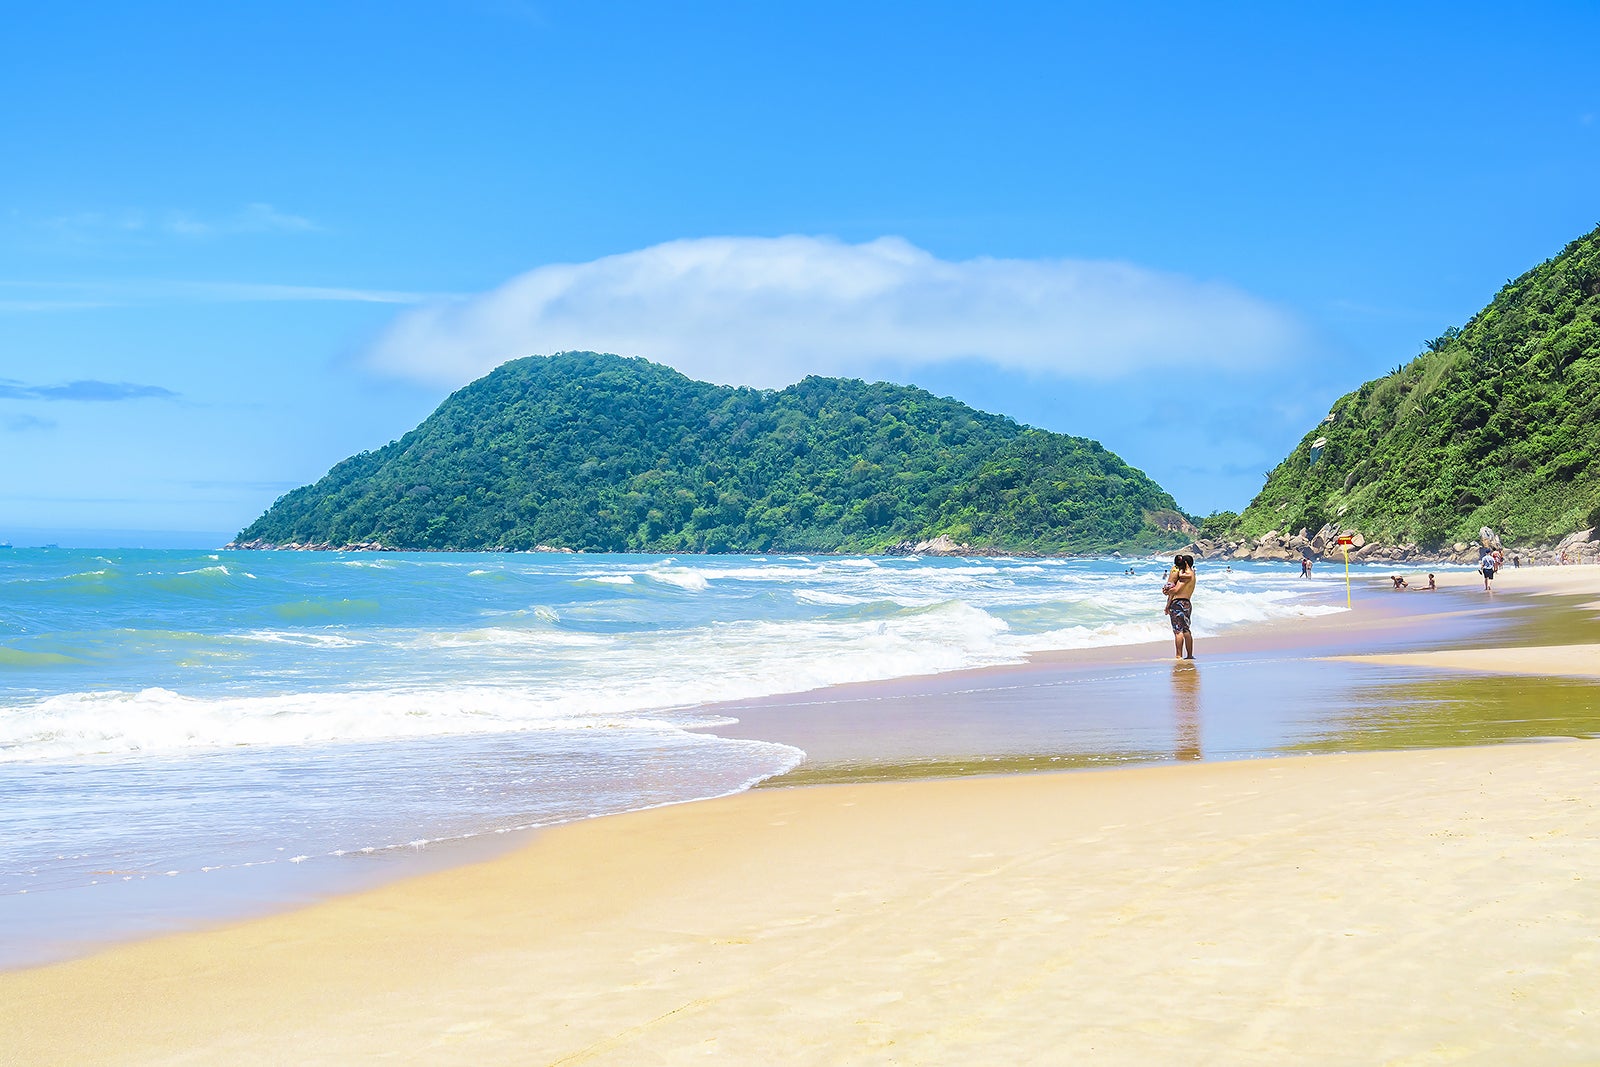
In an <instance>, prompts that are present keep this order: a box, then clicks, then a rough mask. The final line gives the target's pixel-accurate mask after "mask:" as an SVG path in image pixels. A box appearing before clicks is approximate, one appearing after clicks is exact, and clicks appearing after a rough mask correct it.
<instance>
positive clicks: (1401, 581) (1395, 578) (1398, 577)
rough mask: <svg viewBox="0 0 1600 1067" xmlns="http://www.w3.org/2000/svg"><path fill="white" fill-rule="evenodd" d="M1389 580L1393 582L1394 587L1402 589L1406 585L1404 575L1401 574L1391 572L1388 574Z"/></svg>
mask: <svg viewBox="0 0 1600 1067" xmlns="http://www.w3.org/2000/svg"><path fill="white" fill-rule="evenodd" d="M1389 580H1390V581H1391V582H1393V583H1394V587H1395V588H1396V589H1404V588H1405V587H1406V576H1405V575H1403V574H1391V575H1389Z"/></svg>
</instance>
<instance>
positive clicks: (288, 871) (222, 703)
mask: <svg viewBox="0 0 1600 1067" xmlns="http://www.w3.org/2000/svg"><path fill="white" fill-rule="evenodd" d="M1130 568H1131V569H1132V570H1133V572H1134V573H1132V574H1129V573H1127V572H1128V570H1129V569H1130ZM1162 573H1163V568H1162V566H1161V565H1160V564H1159V563H1158V562H1156V561H1151V560H1142V561H1129V560H1122V559H1102V560H1092V559H1075V560H1055V559H1050V560H1040V559H1011V558H992V559H990V558H969V559H932V558H916V557H895V558H881V557H873V558H864V557H854V558H851V557H806V556H770V557H761V556H716V557H683V558H672V557H660V556H625V555H606V556H600V555H569V554H522V555H507V554H481V555H480V554H442V553H441V554H433V553H429V554H401V553H348V554H346V553H331V552H329V553H301V552H224V551H218V552H194V551H133V550H115V551H107V550H64V549H6V550H3V551H0V843H3V848H0V966H7V965H13V966H14V965H18V964H22V963H28V962H33V961H37V960H41V959H48V958H52V957H55V956H59V955H65V954H71V953H72V952H74V951H78V950H79V949H80V948H81V946H84V945H89V944H92V943H95V942H96V941H100V940H104V939H108V938H120V937H128V936H136V935H139V934H142V933H148V932H151V931H154V930H160V929H166V928H170V927H173V926H177V925H181V924H183V923H187V922H192V921H194V920H195V919H197V918H198V919H206V918H212V917H214V918H225V917H228V916H232V915H238V914H245V913H249V912H251V911H254V910H259V909H262V908H265V907H268V906H281V905H282V904H283V903H284V902H292V901H297V900H303V899H313V898H315V897H316V896H318V895H323V894H326V893H328V892H333V891H337V890H339V889H341V888H345V887H350V886H355V885H360V884H364V883H369V882H371V881H374V880H381V879H382V878H386V877H393V876H394V875H395V874H396V873H397V872H398V873H404V872H406V871H409V870H413V869H417V868H418V866H419V865H425V864H426V862H427V857H429V856H430V855H431V856H439V855H443V854H452V855H460V853H459V851H457V852H456V853H450V846H451V845H452V844H455V845H458V846H459V845H460V844H461V843H469V844H470V843H471V842H474V841H479V842H492V841H494V840H496V839H500V840H504V838H502V837H500V835H504V834H507V833H510V832H512V831H515V830H520V829H526V828H531V827H538V826H547V825H551V824H554V823H559V822H566V821H572V820H576V819H582V818H588V817H593V816H596V815H603V814H607V813H614V812H620V811H627V810H634V809H640V808H645V807H650V806H655V805H660V804H668V803H675V802H681V801H687V800H692V799H696V798H703V797H710V796H717V795H722V794H726V793H730V792H735V791H738V790H741V789H745V788H748V787H749V786H751V785H753V784H755V783H756V782H759V781H761V780H762V779H764V778H767V777H770V776H772V775H776V774H780V773H782V772H784V771H787V770H789V769H791V768H793V767H794V766H796V765H797V764H798V763H799V762H800V761H801V760H802V759H803V757H804V754H803V753H802V752H801V751H799V750H798V749H795V748H791V747H789V746H786V745H780V744H772V743H768V742H761V741H753V740H744V739H734V738H728V737H722V736H719V735H718V734H717V733H716V730H715V728H716V727H717V726H718V725H719V724H724V725H725V724H727V723H728V721H729V720H727V719H725V718H720V717H719V715H718V713H717V711H716V710H715V707H714V705H716V704H718V703H720V702H727V701H735V700H747V699H752V698H758V697H763V696H771V695H778V694H785V693H797V692H803V691H809V690H814V689H818V688H821V687H826V686H830V685H838V684H842V683H850V682H861V681H869V680H876V679H892V678H901V677H908V676H913V675H927V674H934V673H939V672H945V671H952V670H959V669H963V668H971V667H981V666H992V665H1001V664H1012V663H1019V662H1022V661H1023V660H1024V659H1025V658H1026V657H1027V655H1028V654H1029V653H1030V652H1034V651H1041V650H1048V649H1064V648H1082V647H1091V646H1096V645H1113V644H1129V643H1134V642H1139V641H1146V640H1150V639H1154V638H1160V637H1163V636H1165V635H1166V633H1167V631H1166V626H1165V619H1164V617H1163V616H1162V615H1161V614H1160V611H1159V605H1160V601H1161V598H1160V595H1159V591H1158V589H1157V587H1158V586H1159V584H1160V580H1161V574H1162ZM1295 575H1296V572H1295V570H1294V569H1293V568H1290V567H1287V566H1284V565H1281V564H1280V565H1278V566H1275V567H1269V566H1265V565H1254V564H1236V565H1234V567H1233V569H1232V570H1231V571H1229V570H1223V569H1221V568H1220V567H1213V568H1210V569H1209V570H1208V573H1207V576H1206V601H1205V612H1204V614H1203V616H1202V617H1201V619H1200V620H1199V625H1198V626H1197V631H1198V632H1199V633H1200V635H1201V636H1205V635H1206V634H1207V633H1216V632H1219V631H1221V630H1226V629H1229V628H1233V627H1237V626H1241V625H1245V624H1251V623H1261V622H1268V621H1271V620H1274V619H1288V618H1293V617H1302V616H1306V615H1316V614H1325V613H1330V612H1336V611H1339V610H1342V607H1343V603H1342V601H1343V596H1342V592H1343V590H1342V587H1339V586H1336V585H1334V583H1307V582H1302V581H1299V580H1298V579H1297V578H1296V576H1295ZM708 728H709V729H708Z"/></svg>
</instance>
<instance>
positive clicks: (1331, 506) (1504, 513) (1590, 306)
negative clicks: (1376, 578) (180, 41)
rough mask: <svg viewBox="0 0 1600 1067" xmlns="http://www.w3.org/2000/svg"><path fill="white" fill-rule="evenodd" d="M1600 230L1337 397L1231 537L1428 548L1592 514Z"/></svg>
mask: <svg viewBox="0 0 1600 1067" xmlns="http://www.w3.org/2000/svg"><path fill="white" fill-rule="evenodd" d="M1597 427H1600V229H1596V230H1595V231H1593V232H1591V233H1589V234H1588V235H1587V236H1585V237H1582V238H1580V239H1578V240H1576V241H1574V242H1572V243H1571V244H1570V245H1568V246H1567V247H1566V249H1565V250H1563V251H1562V253H1561V254H1560V255H1559V256H1557V257H1556V258H1554V259H1551V260H1547V261H1546V262H1544V263H1542V264H1540V265H1539V266H1538V267H1535V268H1534V269H1533V270H1531V271H1529V272H1528V273H1526V274H1524V275H1523V276H1522V277H1520V278H1517V279H1515V280H1514V281H1511V282H1507V283H1506V286H1505V288H1503V289H1501V290H1500V292H1499V294H1498V295H1497V296H1496V297H1495V298H1494V300H1493V302H1491V303H1490V304H1489V306H1488V307H1486V308H1484V309H1483V310H1482V311H1480V312H1479V313H1478V314H1477V315H1475V316H1473V318H1472V320H1471V321H1470V322H1468V323H1467V324H1466V326H1464V327H1462V328H1461V329H1459V330H1457V329H1450V330H1447V331H1445V333H1444V334H1443V335H1441V336H1440V337H1437V338H1435V339H1434V340H1432V341H1428V342H1426V343H1425V345H1424V351H1423V352H1422V353H1421V354H1420V355H1418V356H1417V357H1416V358H1415V359H1413V360H1411V361H1410V362H1409V363H1407V364H1405V365H1404V366H1400V367H1396V368H1395V370H1394V371H1393V372H1392V373H1390V374H1389V375H1387V376H1386V377H1383V378H1379V379H1377V380H1375V381H1370V382H1367V383H1366V384H1365V385H1363V386H1362V387H1361V388H1360V389H1358V390H1356V391H1355V392H1353V393H1351V394H1349V395H1348V396H1344V397H1342V398H1340V399H1339V401H1338V402H1337V403H1335V404H1334V405H1333V411H1332V412H1331V413H1330V414H1329V415H1328V417H1327V419H1326V420H1325V421H1324V422H1323V424H1321V425H1319V426H1317V427H1316V428H1315V429H1313V430H1311V432H1309V433H1308V434H1306V436H1305V439H1304V440H1302V441H1301V442H1300V444H1299V446H1298V447H1297V448H1296V449H1295V450H1294V451H1293V452H1292V453H1290V455H1289V457H1288V458H1287V459H1285V460H1284V461H1283V462H1282V463H1281V464H1279V465H1278V467H1277V469H1275V470H1274V471H1272V473H1271V474H1270V475H1269V476H1268V479H1267V484H1266V487H1265V488H1263V489H1262V490H1261V493H1260V495H1258V496H1257V497H1256V498H1255V500H1254V501H1253V502H1252V503H1251V504H1250V506H1249V508H1247V509H1246V510H1245V512H1244V514H1243V515H1242V516H1241V517H1240V519H1239V522H1238V531H1239V532H1241V533H1244V534H1248V535H1252V536H1257V535H1260V534H1262V533H1265V532H1267V531H1268V530H1279V531H1295V530H1298V529H1300V528H1301V527H1307V528H1309V529H1311V530H1316V529H1317V528H1318V527H1319V526H1321V525H1322V524H1324V523H1325V522H1328V521H1334V520H1337V521H1339V522H1340V523H1342V524H1344V525H1345V526H1346V527H1354V528H1356V529H1359V530H1361V531H1362V532H1363V533H1364V534H1366V535H1368V536H1373V535H1376V536H1378V537H1382V538H1387V539H1390V540H1393V541H1398V542H1414V543H1416V544H1420V545H1422V546H1423V547H1425V548H1434V547H1438V546H1440V545H1442V544H1445V543H1447V542H1451V541H1470V540H1474V539H1476V537H1477V534H1478V530H1479V528H1480V527H1483V526H1489V527H1491V528H1493V529H1494V530H1496V531H1499V532H1500V534H1501V536H1503V537H1505V536H1509V538H1510V539H1511V540H1512V541H1514V542H1518V543H1528V542H1541V541H1550V540H1554V539H1556V538H1558V537H1560V536H1561V535H1563V534H1565V533H1568V532H1570V531H1572V530H1575V529H1578V528H1580V527H1583V526H1587V525H1592V524H1593V523H1594V521H1595V519H1594V517H1593V515H1594V512H1595V511H1596V510H1597V507H1600V429H1597Z"/></svg>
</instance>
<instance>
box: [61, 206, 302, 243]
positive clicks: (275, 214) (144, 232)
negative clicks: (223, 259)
mask: <svg viewBox="0 0 1600 1067" xmlns="http://www.w3.org/2000/svg"><path fill="white" fill-rule="evenodd" d="M40 224H41V225H42V226H43V227H44V228H45V229H47V230H49V231H51V232H52V233H54V234H55V235H56V236H57V237H58V238H59V239H61V240H63V241H66V242H67V243H69V244H74V245H98V244H104V243H107V242H116V241H120V242H127V241H145V242H148V241H151V240H154V239H157V238H174V237H176V238H182V239H189V240H209V239H213V238H217V237H231V236H235V235H238V234H258V233H310V232H312V231H315V230H319V229H321V227H319V226H318V225H317V224H316V223H315V222H312V221H311V220H310V219H308V218H306V217H304V216H303V215H293V214H290V213H289V212H286V211H280V210H278V209H277V208H275V207H273V206H272V205H271V204H262V203H253V204H246V205H244V206H243V207H242V208H239V209H238V210H237V211H232V212H228V213H226V214H221V215H210V216H207V215H197V214H195V213H194V212H192V211H146V210H144V209H139V208H130V209H126V210H121V211H81V212H78V213H77V214H74V215H59V216H56V217H54V218H49V219H44V220H42V221H41V223H40Z"/></svg>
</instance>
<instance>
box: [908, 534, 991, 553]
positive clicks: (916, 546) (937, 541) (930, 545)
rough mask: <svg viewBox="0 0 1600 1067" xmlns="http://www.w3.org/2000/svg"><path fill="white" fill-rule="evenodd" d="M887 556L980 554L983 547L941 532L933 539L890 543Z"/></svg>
mask: <svg viewBox="0 0 1600 1067" xmlns="http://www.w3.org/2000/svg"><path fill="white" fill-rule="evenodd" d="M883 554H884V555H886V556H980V555H983V554H984V550H983V549H977V548H973V547H972V546H971V545H969V544H965V543H963V542H957V541H952V540H950V536H949V535H948V534H940V535H939V536H938V537H935V538H934V539H933V540H931V541H901V542H900V543H899V544H897V545H890V546H889V547H888V548H886V549H884V550H883Z"/></svg>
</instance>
